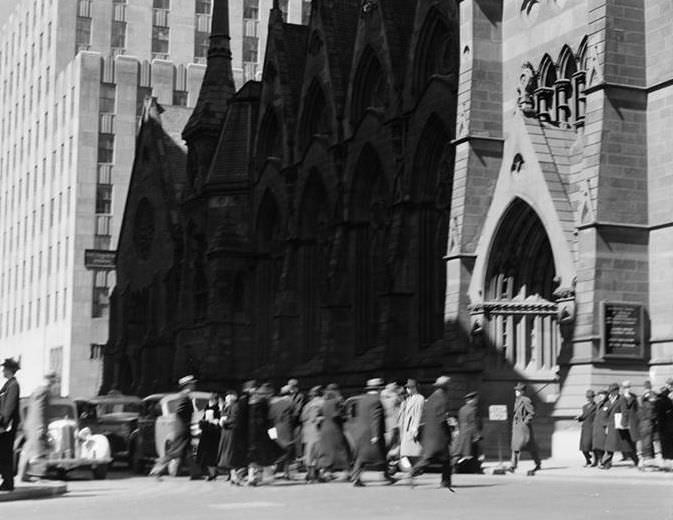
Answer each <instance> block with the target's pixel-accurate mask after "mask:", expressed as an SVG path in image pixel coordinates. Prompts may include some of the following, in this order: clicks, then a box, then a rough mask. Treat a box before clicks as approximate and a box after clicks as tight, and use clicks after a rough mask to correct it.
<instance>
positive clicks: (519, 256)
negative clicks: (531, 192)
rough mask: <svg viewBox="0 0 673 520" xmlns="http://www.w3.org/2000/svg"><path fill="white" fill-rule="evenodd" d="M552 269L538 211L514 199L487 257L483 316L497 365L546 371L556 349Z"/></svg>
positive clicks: (558, 338)
mask: <svg viewBox="0 0 673 520" xmlns="http://www.w3.org/2000/svg"><path fill="white" fill-rule="evenodd" d="M555 277H556V269H555V265H554V256H553V252H552V248H551V244H550V242H549V237H548V236H547V233H546V231H545V228H544V224H543V223H542V221H541V220H540V218H539V217H538V215H537V213H535V211H534V210H533V208H531V207H530V206H529V205H528V204H526V203H525V202H524V201H523V200H521V199H516V200H515V201H514V202H513V203H512V204H511V205H510V207H509V209H508V210H507V212H506V213H505V215H504V216H503V218H502V220H501V223H500V226H499V227H498V230H497V232H496V236H495V239H494V240H493V243H492V246H491V250H490V253H489V261H488V267H487V270H486V280H485V285H486V286H485V298H484V300H485V302H484V312H485V316H486V318H487V326H488V329H487V330H488V333H489V337H490V340H491V343H492V344H493V345H494V346H495V347H496V349H497V350H498V351H499V352H500V353H501V357H500V361H504V362H507V363H508V364H511V365H513V366H516V367H517V368H520V369H528V370H541V369H551V368H553V367H554V366H555V365H556V359H557V357H558V353H559V351H560V347H561V335H560V330H559V327H558V323H557V310H558V309H557V304H556V303H555V302H554V301H553V299H554V297H553V292H554V280H555Z"/></svg>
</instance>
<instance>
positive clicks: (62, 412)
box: [49, 404, 75, 421]
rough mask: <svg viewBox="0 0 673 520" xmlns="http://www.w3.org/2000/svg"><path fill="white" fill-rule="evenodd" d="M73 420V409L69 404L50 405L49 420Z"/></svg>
mask: <svg viewBox="0 0 673 520" xmlns="http://www.w3.org/2000/svg"><path fill="white" fill-rule="evenodd" d="M58 419H75V408H74V407H73V406H70V405H69V404H50V405H49V420H50V421H56V420H58Z"/></svg>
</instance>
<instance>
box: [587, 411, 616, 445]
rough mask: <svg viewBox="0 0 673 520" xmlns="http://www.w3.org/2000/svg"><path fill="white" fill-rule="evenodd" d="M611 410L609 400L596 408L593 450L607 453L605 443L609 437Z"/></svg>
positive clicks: (592, 440)
mask: <svg viewBox="0 0 673 520" xmlns="http://www.w3.org/2000/svg"><path fill="white" fill-rule="evenodd" d="M611 408H612V404H611V403H610V401H608V400H607V399H606V400H605V401H603V403H601V404H600V405H597V406H596V414H595V416H594V424H593V432H592V438H591V449H592V450H600V451H605V441H606V439H607V436H608V421H609V420H610V409H611Z"/></svg>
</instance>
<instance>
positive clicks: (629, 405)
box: [618, 394, 640, 442]
mask: <svg viewBox="0 0 673 520" xmlns="http://www.w3.org/2000/svg"><path fill="white" fill-rule="evenodd" d="M618 402H619V410H618V411H619V412H621V413H622V424H623V425H624V426H625V427H626V429H628V430H629V435H631V440H632V441H633V442H636V441H638V440H639V439H640V424H639V416H638V398H637V397H636V396H635V395H633V394H629V395H628V396H625V395H622V396H620V398H619V401H618Z"/></svg>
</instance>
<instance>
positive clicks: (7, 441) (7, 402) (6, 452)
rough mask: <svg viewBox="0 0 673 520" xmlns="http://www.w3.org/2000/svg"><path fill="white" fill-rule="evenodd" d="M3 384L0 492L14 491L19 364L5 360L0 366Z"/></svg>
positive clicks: (0, 420) (1, 390) (0, 430)
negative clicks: (0, 480) (0, 482)
mask: <svg viewBox="0 0 673 520" xmlns="http://www.w3.org/2000/svg"><path fill="white" fill-rule="evenodd" d="M0 366H1V367H2V375H3V376H4V377H5V379H6V381H5V384H4V385H3V386H2V388H1V389H0V476H2V484H0V491H14V437H15V436H16V429H17V428H18V427H19V422H20V421H21V416H20V415H19V395H20V393H21V391H20V389H19V383H18V381H17V380H16V377H14V376H15V374H16V373H17V372H18V370H19V363H18V362H17V361H15V360H13V359H12V358H7V359H5V361H3V363H2V364H1V365H0Z"/></svg>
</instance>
